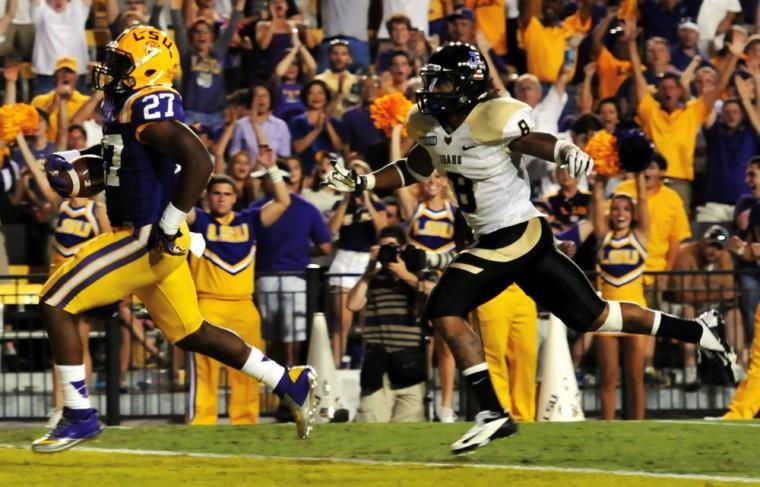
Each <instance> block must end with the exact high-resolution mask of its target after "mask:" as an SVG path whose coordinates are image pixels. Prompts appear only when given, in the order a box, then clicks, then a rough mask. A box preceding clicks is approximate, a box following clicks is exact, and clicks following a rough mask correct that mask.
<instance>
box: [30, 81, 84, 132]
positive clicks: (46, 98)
mask: <svg viewBox="0 0 760 487" xmlns="http://www.w3.org/2000/svg"><path fill="white" fill-rule="evenodd" d="M89 99H90V97H89V96H87V95H83V94H81V93H80V92H78V91H77V90H74V91H73V92H72V93H71V97H70V98H69V99H68V101H67V102H66V115H68V117H69V120H71V117H73V116H74V114H75V113H76V112H77V110H79V109H80V108H82V105H84V104H85V103H87V100H89ZM54 100H55V90H53V91H51V92H49V93H45V94H42V95H37V96H35V97H34V98H32V106H33V107H35V108H39V109H40V110H45V111H46V112H47V113H48V115H49V116H50V123H49V124H48V137H49V138H50V140H52V141H55V139H56V136H57V135H58V112H59V111H60V110H59V109H58V108H56V109H55V110H53V111H52V112H51V111H50V107H51V106H52V105H53V101H54Z"/></svg>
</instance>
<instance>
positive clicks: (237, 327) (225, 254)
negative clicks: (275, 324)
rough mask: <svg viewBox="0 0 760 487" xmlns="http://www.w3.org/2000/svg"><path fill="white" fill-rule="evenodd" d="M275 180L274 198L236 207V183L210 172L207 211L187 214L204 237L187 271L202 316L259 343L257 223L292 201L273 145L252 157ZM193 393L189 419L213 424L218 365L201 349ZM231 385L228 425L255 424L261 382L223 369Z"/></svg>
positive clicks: (195, 359) (271, 218)
mask: <svg viewBox="0 0 760 487" xmlns="http://www.w3.org/2000/svg"><path fill="white" fill-rule="evenodd" d="M256 162H257V163H258V164H259V165H262V166H264V167H265V168H266V169H267V171H269V174H270V177H272V179H276V180H277V181H276V182H275V183H274V184H273V186H274V188H275V189H274V192H275V196H274V200H272V201H271V202H270V204H267V205H266V206H263V207H262V208H260V209H247V210H244V211H242V212H234V211H233V209H232V208H233V206H234V204H235V199H236V197H237V195H236V193H235V182H234V181H233V180H232V179H231V178H230V177H229V176H213V177H212V178H211V181H209V184H208V187H207V188H206V195H207V198H208V203H209V211H208V212H206V211H203V210H202V209H201V208H195V209H194V210H192V211H191V213H190V215H189V216H188V219H187V220H188V225H189V228H190V231H192V232H196V233H200V234H201V235H203V237H204V239H205V240H206V250H204V252H203V254H202V255H196V254H194V253H190V256H189V259H190V271H191V273H192V275H193V281H194V282H195V287H196V289H197V292H198V305H199V307H200V309H201V313H203V316H205V317H207V319H213V320H214V321H215V322H216V323H219V325H220V326H224V327H225V328H227V329H229V330H232V331H234V332H235V333H237V334H238V335H240V337H242V338H243V339H245V340H246V343H250V344H251V345H253V346H255V347H257V348H262V347H263V341H262V340H261V316H260V315H259V312H258V310H257V309H256V306H255V305H254V304H253V279H254V275H253V270H254V260H255V259H254V252H255V250H256V234H255V233H254V231H253V229H254V226H255V225H256V224H257V222H258V223H259V224H260V225H261V227H263V228H266V227H269V226H271V225H272V224H274V223H275V222H276V221H277V220H278V219H279V218H280V217H281V216H282V215H283V214H284V213H285V210H286V209H287V208H288V206H289V205H290V195H289V194H288V190H287V188H286V187H285V184H283V181H282V175H281V174H279V169H278V168H277V166H276V165H275V155H274V152H273V151H272V149H266V150H263V149H262V151H261V152H260V153H259V158H258V160H257V161H256ZM191 364H192V365H191V367H192V369H191V373H190V374H191V380H192V387H191V391H192V392H191V394H193V397H191V398H190V407H189V408H188V412H187V415H188V422H189V423H191V424H193V425H199V424H216V420H217V398H218V397H219V391H218V389H219V387H218V385H219V372H220V369H221V368H222V364H221V363H219V362H218V361H216V360H214V359H212V358H209V357H206V356H205V355H201V354H193V356H192V362H191ZM226 372H227V380H228V382H229V384H230V399H229V404H228V410H229V417H230V423H231V424H255V423H256V422H257V421H258V415H259V387H260V386H259V382H258V381H257V380H255V379H253V378H252V377H250V376H247V375H245V374H243V373H241V372H240V371H239V370H235V369H232V368H230V367H227V368H226Z"/></svg>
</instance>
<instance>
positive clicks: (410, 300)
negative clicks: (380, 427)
mask: <svg viewBox="0 0 760 487" xmlns="http://www.w3.org/2000/svg"><path fill="white" fill-rule="evenodd" d="M378 237H379V240H378V243H379V245H376V246H373V247H372V250H371V257H370V261H369V264H368V265H367V270H366V271H365V272H364V275H362V277H361V278H360V279H359V281H358V282H357V283H356V285H354V287H353V288H352V289H351V291H350V292H349V294H348V308H349V309H350V310H351V311H360V310H362V309H363V308H365V307H366V314H365V328H364V341H365V346H366V352H365V355H364V363H363V364H362V369H361V398H360V400H359V409H358V411H357V413H356V421H357V422H367V423H384V422H389V421H390V422H414V421H424V419H425V416H424V409H423V397H424V395H425V378H426V376H427V370H426V364H427V354H426V351H425V349H426V348H425V336H424V332H423V330H422V328H421V327H420V325H419V324H418V323H417V317H416V313H415V304H416V299H417V287H418V285H419V279H418V277H417V275H416V274H414V272H416V271H418V270H421V269H422V268H423V267H424V256H425V253H424V252H422V251H421V250H419V249H417V248H416V247H414V246H411V245H409V246H407V245H406V234H405V232H404V230H403V229H402V228H401V227H398V226H389V227H385V228H383V229H382V230H381V231H380V233H379V235H378ZM378 263H379V264H380V265H379V266H378Z"/></svg>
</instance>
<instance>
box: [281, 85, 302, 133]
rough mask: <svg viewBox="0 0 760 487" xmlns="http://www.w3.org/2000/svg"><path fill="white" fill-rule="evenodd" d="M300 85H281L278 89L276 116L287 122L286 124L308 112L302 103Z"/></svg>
mask: <svg viewBox="0 0 760 487" xmlns="http://www.w3.org/2000/svg"><path fill="white" fill-rule="evenodd" d="M301 88H303V86H301V84H300V83H280V85H279V86H278V87H277V94H276V96H275V104H274V116H275V117H277V118H281V119H283V120H285V122H286V123H290V121H291V120H292V119H293V118H294V117H297V116H298V115H301V114H303V113H304V112H305V111H306V105H304V104H303V101H301V96H300V93H301Z"/></svg>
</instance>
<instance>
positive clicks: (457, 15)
mask: <svg viewBox="0 0 760 487" xmlns="http://www.w3.org/2000/svg"><path fill="white" fill-rule="evenodd" d="M456 19H467V20H469V21H470V22H475V12H473V11H472V10H470V9H469V8H467V7H462V8H460V9H457V10H456V11H455V12H454V13H453V14H451V15H449V22H453V21H455V20H456Z"/></svg>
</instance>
